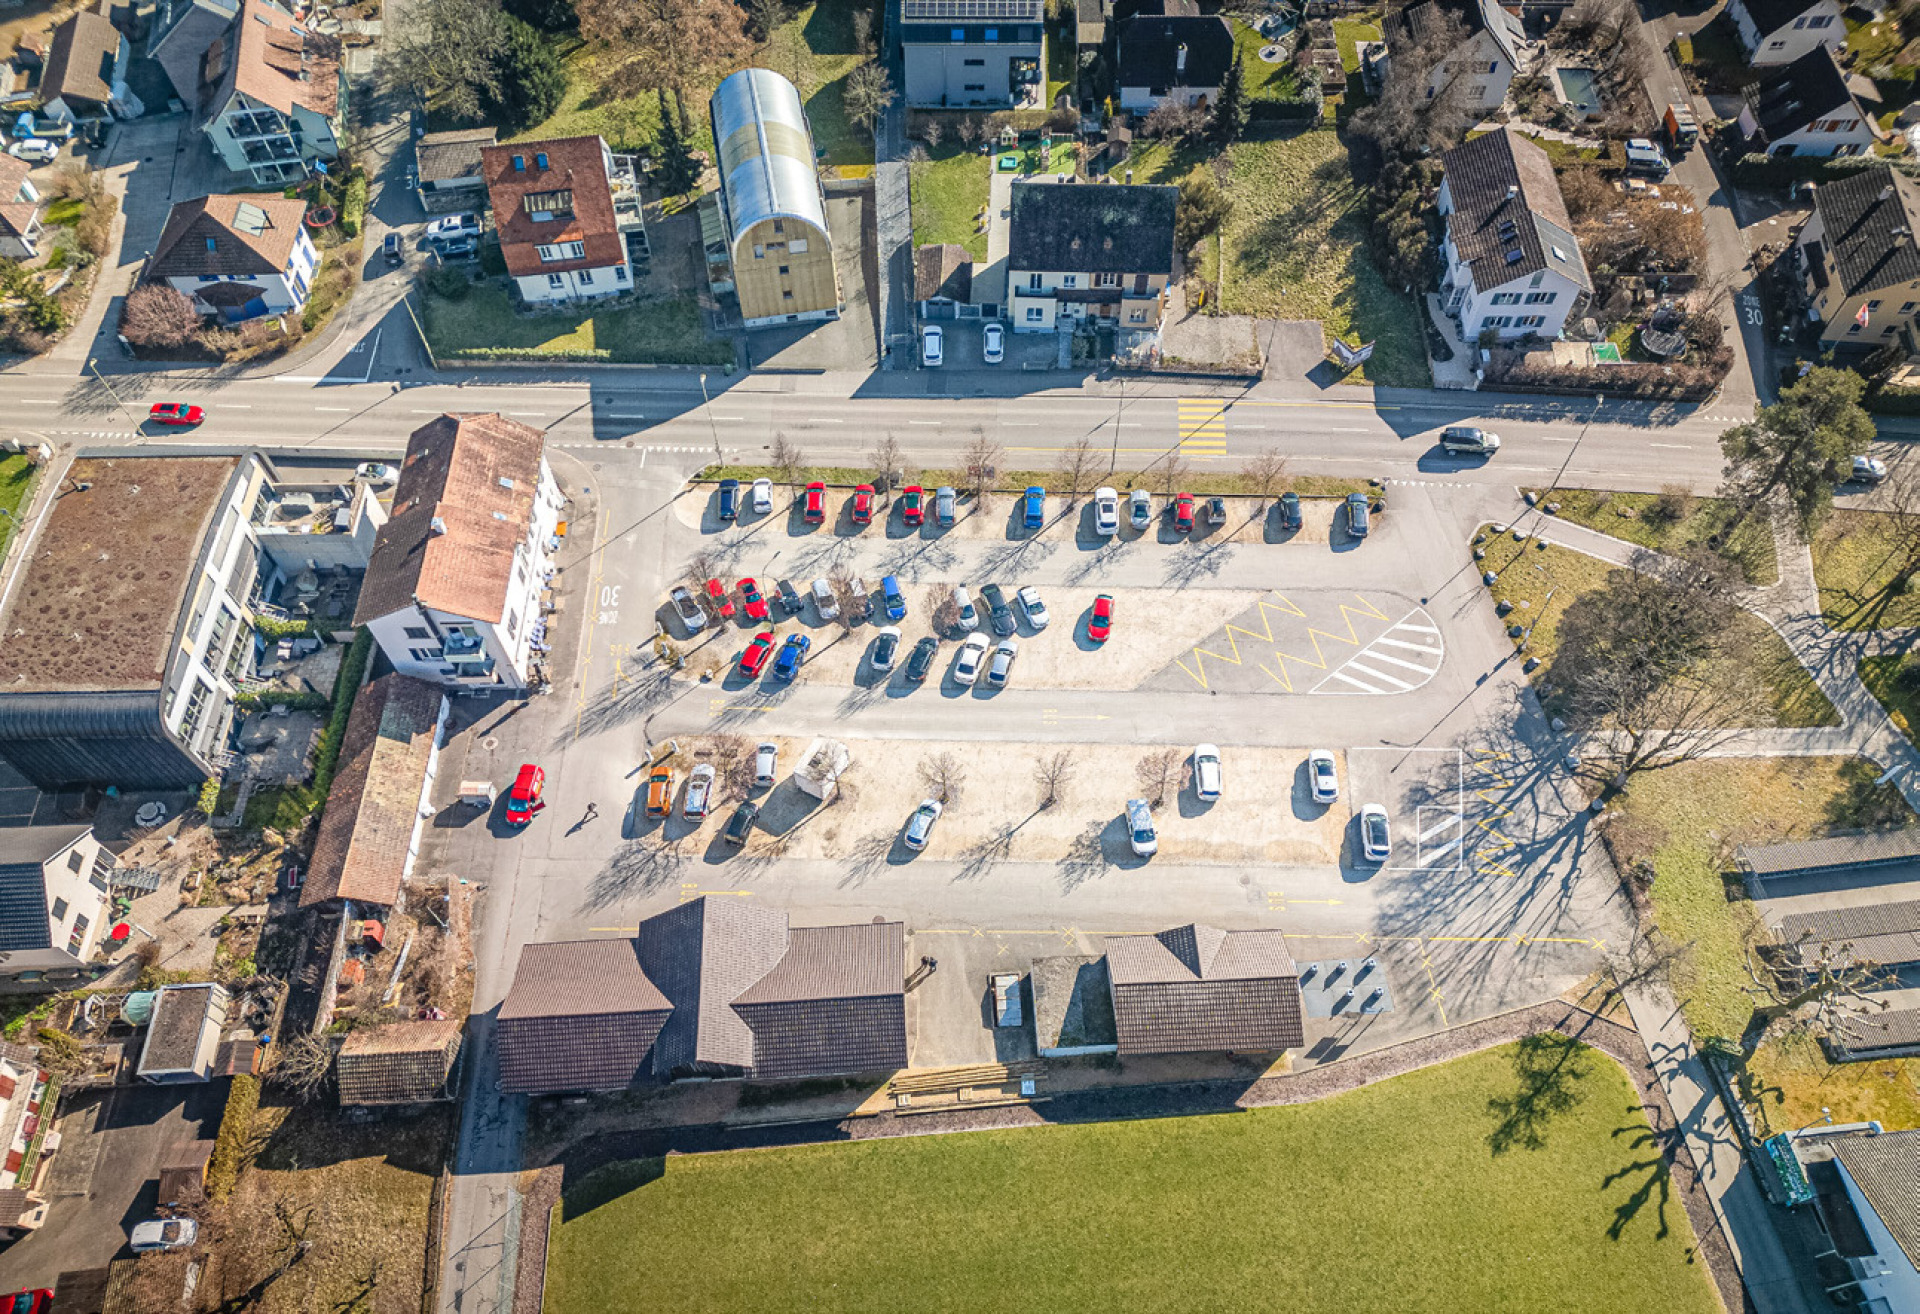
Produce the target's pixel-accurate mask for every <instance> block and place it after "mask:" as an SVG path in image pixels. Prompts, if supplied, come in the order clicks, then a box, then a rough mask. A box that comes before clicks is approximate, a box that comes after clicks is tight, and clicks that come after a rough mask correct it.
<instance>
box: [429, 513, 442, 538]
mask: <svg viewBox="0 0 1920 1314" xmlns="http://www.w3.org/2000/svg"><path fill="white" fill-rule="evenodd" d="M427 528H428V529H429V530H431V531H432V532H433V534H434V535H435V536H436V537H437V536H439V535H441V534H444V533H446V532H447V522H446V521H444V520H442V519H441V518H440V517H439V516H435V517H434V518H433V519H431V520H429V521H427Z"/></svg>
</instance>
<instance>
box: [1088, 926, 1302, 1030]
mask: <svg viewBox="0 0 1920 1314" xmlns="http://www.w3.org/2000/svg"><path fill="white" fill-rule="evenodd" d="M1107 979H1108V983H1109V988H1110V989H1111V990H1112V993H1113V1020H1114V1028H1115V1031H1116V1033H1117V1036H1118V1041H1119V1050H1120V1053H1121V1054H1123V1055H1125V1054H1190V1053H1203V1052H1209V1051H1215V1050H1237V1051H1243V1052H1267V1051H1271V1050H1281V1049H1295V1048H1298V1047H1299V1046H1300V1045H1301V1044H1302V1043H1303V1041H1304V1040H1305V1025H1306V1024H1305V1017H1306V1006H1305V1003H1304V1001H1303V1000H1302V999H1301V996H1300V970H1299V968H1297V967H1295V966H1294V962H1293V955H1291V954H1290V953H1288V952H1287V940H1286V936H1285V935H1284V934H1282V933H1281V932H1279V931H1272V930H1259V931H1223V930H1221V929H1219V928H1218V927H1214V926H1208V925H1205V924H1204V923H1201V922H1192V923H1189V924H1188V925H1185V926H1176V927H1173V928H1172V929H1171V930H1166V931H1160V932H1158V933H1157V934H1154V935H1116V936H1111V937H1109V938H1108V940H1107Z"/></svg>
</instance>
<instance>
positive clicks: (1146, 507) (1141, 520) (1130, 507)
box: [1127, 488, 1153, 530]
mask: <svg viewBox="0 0 1920 1314" xmlns="http://www.w3.org/2000/svg"><path fill="white" fill-rule="evenodd" d="M1127 514H1128V516H1129V517H1131V519H1132V520H1133V527H1134V528H1135V529H1139V530H1145V529H1147V528H1149V527H1150V526H1151V525H1152V524H1153V495H1152V494H1151V493H1149V492H1147V490H1146V489H1144V488H1136V489H1134V490H1133V495H1132V496H1131V497H1129V498H1127Z"/></svg>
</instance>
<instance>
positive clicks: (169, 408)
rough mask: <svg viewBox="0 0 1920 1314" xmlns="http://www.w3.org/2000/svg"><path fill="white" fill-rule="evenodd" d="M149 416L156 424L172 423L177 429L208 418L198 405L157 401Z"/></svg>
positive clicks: (148, 413)
mask: <svg viewBox="0 0 1920 1314" xmlns="http://www.w3.org/2000/svg"><path fill="white" fill-rule="evenodd" d="M147 418H148V419H149V420H152V421H153V422H154V423H155V424H166V425H172V426H173V427H174V428H176V429H184V428H189V427H191V426H193V425H196V424H198V423H200V421H202V420H204V419H206V418H207V413H206V412H205V411H203V410H201V409H200V408H199V407H198V406H189V405H187V404H186V403H185V402H155V403H154V404H153V409H152V410H150V411H148V412H147Z"/></svg>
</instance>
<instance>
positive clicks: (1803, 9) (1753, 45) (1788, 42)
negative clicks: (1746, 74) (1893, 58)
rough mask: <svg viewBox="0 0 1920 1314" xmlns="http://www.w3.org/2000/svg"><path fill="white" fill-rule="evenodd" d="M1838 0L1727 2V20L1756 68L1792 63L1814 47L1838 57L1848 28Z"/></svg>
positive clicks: (1733, 0) (1731, 0)
mask: <svg viewBox="0 0 1920 1314" xmlns="http://www.w3.org/2000/svg"><path fill="white" fill-rule="evenodd" d="M1841 8H1842V6H1841V5H1840V3H1839V0H1811V2H1809V0H1727V18H1728V19H1729V20H1730V21H1731V22H1732V23H1733V30H1734V34H1735V35H1736V36H1737V37H1739V39H1740V47H1741V49H1743V50H1745V51H1746V52H1747V62H1748V63H1749V64H1752V65H1753V66H1754V67H1755V68H1759V67H1761V66H1763V65H1767V64H1791V63H1793V62H1794V61H1795V60H1797V59H1799V58H1800V57H1801V56H1803V55H1805V54H1807V53H1808V52H1810V51H1812V50H1813V49H1814V48H1815V47H1816V46H1825V47H1827V48H1828V49H1829V50H1832V51H1833V52H1834V53H1835V54H1838V53H1839V52H1840V51H1841V50H1843V49H1845V48H1846V44H1847V26H1846V24H1845V23H1844V22H1842V21H1841V18H1840V10H1841Z"/></svg>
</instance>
